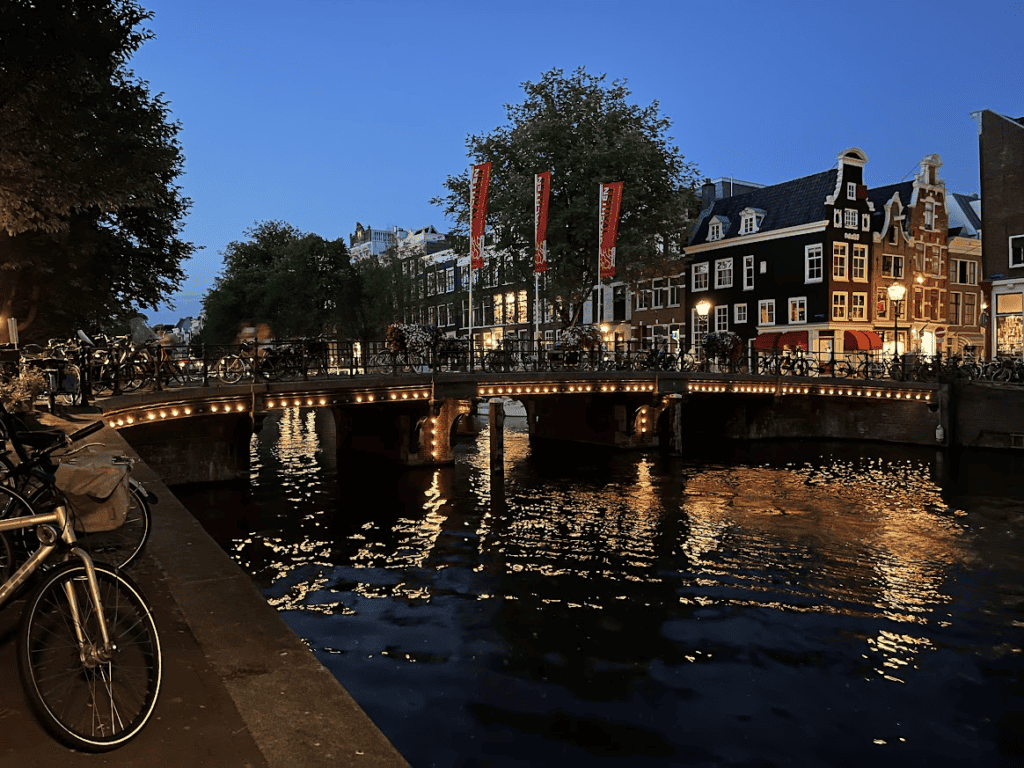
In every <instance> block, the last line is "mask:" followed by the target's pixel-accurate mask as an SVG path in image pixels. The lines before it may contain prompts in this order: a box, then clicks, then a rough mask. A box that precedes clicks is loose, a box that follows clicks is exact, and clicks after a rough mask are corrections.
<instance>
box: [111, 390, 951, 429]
mask: <svg viewBox="0 0 1024 768" xmlns="http://www.w3.org/2000/svg"><path fill="white" fill-rule="evenodd" d="M654 392H655V385H654V384H650V383H618V382H615V383H613V382H605V383H601V382H593V383H586V384H581V383H573V384H566V383H560V384H554V383H549V384H536V385H503V386H499V385H482V386H478V387H477V396H478V397H516V396H522V395H531V396H538V395H554V394H598V393H604V394H611V393H637V394H645V393H647V394H653V393H654ZM683 392H686V393H700V394H716V393H734V394H737V393H739V394H766V395H776V396H777V395H818V396H832V397H854V398H863V399H871V400H883V399H885V400H901V401H923V402H931V401H932V399H933V397H934V393H933V392H931V391H928V390H924V389H891V388H888V387H885V388H882V387H850V386H835V385H824V384H814V385H812V384H784V385H778V384H756V383H747V382H740V381H709V380H703V381H690V382H688V383H687V385H686V387H685V389H683V390H680V392H679V393H678V394H682V393H683ZM430 399H431V391H430V389H428V388H422V387H421V388H403V389H401V390H393V391H379V390H378V391H369V390H367V391H362V392H350V393H347V394H346V395H342V396H339V395H338V393H332V394H331V395H330V396H327V395H324V394H317V395H312V396H310V395H302V396H296V395H281V396H272V395H271V396H267V397H266V400H265V402H264V405H265V407H266V408H267V409H268V410H273V409H283V408H293V407H294V408H301V407H307V408H315V407H318V406H319V407H323V406H328V405H341V404H355V405H359V404H364V403H365V404H369V403H378V404H379V403H387V402H403V401H404V402H408V401H414V402H415V401H430ZM254 405H255V403H253V402H252V401H251V398H247V399H246V400H243V401H239V400H238V399H237V398H210V399H208V400H205V401H204V400H201V399H197V400H196V401H192V402H190V403H188V404H185V403H178V404H161V405H152V406H138V407H130V408H125V409H119V410H118V411H117V412H114V413H108V414H107V423H108V425H109V426H110V427H113V428H115V429H116V428H119V427H125V426H133V425H136V424H145V423H148V422H154V421H165V420H167V419H175V418H182V417H188V416H195V415H200V414H232V413H244V412H246V411H249V410H251V409H252V408H253V406H254Z"/></svg>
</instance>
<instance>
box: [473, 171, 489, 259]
mask: <svg viewBox="0 0 1024 768" xmlns="http://www.w3.org/2000/svg"><path fill="white" fill-rule="evenodd" d="M490 183H491V164H490V163H483V164H481V165H474V166H473V173H472V175H471V177H470V180H469V212H470V216H471V217H472V218H471V220H470V228H469V266H470V269H480V268H481V267H483V265H484V255H483V251H484V226H485V225H486V223H487V188H488V187H489V186H490Z"/></svg>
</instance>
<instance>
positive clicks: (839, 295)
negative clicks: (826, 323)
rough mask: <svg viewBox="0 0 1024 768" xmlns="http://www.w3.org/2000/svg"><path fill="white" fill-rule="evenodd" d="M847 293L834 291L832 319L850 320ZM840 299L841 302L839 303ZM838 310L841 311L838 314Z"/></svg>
mask: <svg viewBox="0 0 1024 768" xmlns="http://www.w3.org/2000/svg"><path fill="white" fill-rule="evenodd" d="M846 298H847V297H846V291H833V293H832V319H833V320H842V321H845V320H847V319H848V318H849V314H848V311H847V310H848V307H847V300H846ZM837 299H840V301H837ZM836 310H840V311H839V312H838V313H837V312H836Z"/></svg>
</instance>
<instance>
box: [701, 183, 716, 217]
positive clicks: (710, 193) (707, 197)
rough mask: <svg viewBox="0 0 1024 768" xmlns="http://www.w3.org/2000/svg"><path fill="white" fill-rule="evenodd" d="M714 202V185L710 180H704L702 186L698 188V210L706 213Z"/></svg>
mask: <svg viewBox="0 0 1024 768" xmlns="http://www.w3.org/2000/svg"><path fill="white" fill-rule="evenodd" d="M713 202H715V185H714V184H712V183H711V179H704V186H703V187H701V188H700V209H701V210H702V211H706V210H707V209H708V208H710V207H711V204H712V203H713Z"/></svg>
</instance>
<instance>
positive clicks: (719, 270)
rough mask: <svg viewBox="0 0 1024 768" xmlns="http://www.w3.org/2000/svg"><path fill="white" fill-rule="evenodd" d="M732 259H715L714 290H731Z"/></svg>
mask: <svg viewBox="0 0 1024 768" xmlns="http://www.w3.org/2000/svg"><path fill="white" fill-rule="evenodd" d="M732 264H733V258H732V256H730V257H729V258H727V259H715V289H716V290H717V289H719V288H732V280H733V268H732Z"/></svg>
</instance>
